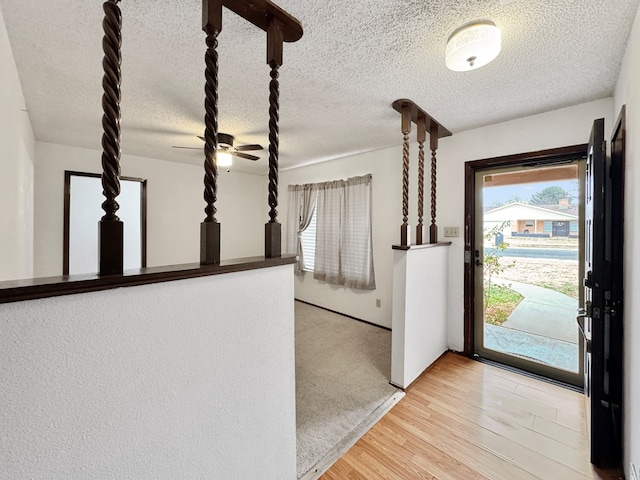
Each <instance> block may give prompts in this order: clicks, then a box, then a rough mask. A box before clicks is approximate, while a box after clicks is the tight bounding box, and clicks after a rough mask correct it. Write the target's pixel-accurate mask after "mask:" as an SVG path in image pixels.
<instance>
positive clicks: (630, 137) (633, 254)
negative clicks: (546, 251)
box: [612, 10, 640, 478]
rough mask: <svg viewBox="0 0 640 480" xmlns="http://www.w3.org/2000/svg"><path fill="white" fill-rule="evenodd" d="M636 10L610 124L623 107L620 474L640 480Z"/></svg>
mask: <svg viewBox="0 0 640 480" xmlns="http://www.w3.org/2000/svg"><path fill="white" fill-rule="evenodd" d="M639 85H640V10H639V11H638V13H637V14H636V19H635V22H634V24H633V28H632V30H631V35H630V37H629V43H628V44H627V50H626V52H625V56H624V60H623V63H622V68H621V70H620V76H619V79H618V84H617V86H616V91H615V97H614V104H613V112H612V113H613V115H614V117H613V118H617V116H618V114H619V112H620V108H621V107H622V105H625V104H626V105H627V113H626V121H627V131H626V164H625V190H624V194H625V202H624V217H625V222H624V260H625V261H624V313H623V318H624V404H623V412H624V470H625V475H626V478H633V477H631V473H630V462H633V463H634V464H635V466H636V472H637V476H638V478H640V350H639V349H638V345H640V297H639V296H638V294H637V293H638V292H640V243H639V242H638V239H639V238H640V191H638V185H640V88H639V87H638V86H639Z"/></svg>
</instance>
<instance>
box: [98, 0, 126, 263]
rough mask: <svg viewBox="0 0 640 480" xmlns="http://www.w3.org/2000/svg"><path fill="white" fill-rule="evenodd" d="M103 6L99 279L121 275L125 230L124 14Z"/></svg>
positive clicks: (114, 3)
mask: <svg viewBox="0 0 640 480" xmlns="http://www.w3.org/2000/svg"><path fill="white" fill-rule="evenodd" d="M119 1H120V0H107V1H106V2H104V4H103V6H102V7H103V10H104V20H103V22H102V27H103V29H104V37H103V39H102V50H103V51H104V58H103V60H102V66H103V68H104V76H103V78H102V86H103V87H104V94H103V96H102V110H103V112H104V113H103V115H102V127H103V129H104V133H103V135H102V189H103V191H102V193H103V195H104V196H105V198H106V200H105V201H104V202H103V203H102V209H103V210H104V212H105V214H104V216H103V217H102V219H101V220H100V222H99V223H98V252H99V253H98V254H99V263H100V265H99V269H100V275H112V274H120V275H121V274H122V272H123V264H124V253H123V252H124V226H123V224H122V221H120V218H118V216H117V215H116V212H117V211H118V209H119V208H120V206H119V205H118V202H117V201H116V197H117V196H118V195H119V194H120V178H119V177H120V117H121V115H120V84H121V80H122V75H121V70H120V65H121V63H122V55H121V47H122V13H121V12H120V7H118V2H119Z"/></svg>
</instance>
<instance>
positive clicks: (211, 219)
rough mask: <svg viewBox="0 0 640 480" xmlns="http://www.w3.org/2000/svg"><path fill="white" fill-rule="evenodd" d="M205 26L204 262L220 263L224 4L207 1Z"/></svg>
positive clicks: (204, 2)
mask: <svg viewBox="0 0 640 480" xmlns="http://www.w3.org/2000/svg"><path fill="white" fill-rule="evenodd" d="M202 5H203V16H202V18H203V26H202V30H204V32H205V33H206V34H207V38H206V45H207V51H206V53H205V56H204V60H205V73H204V76H205V86H204V91H205V101H204V107H205V115H204V124H205V129H204V200H205V202H206V204H207V206H206V207H205V209H204V211H205V213H206V215H207V216H206V218H205V219H204V221H203V222H202V223H201V224H200V263H201V264H202V265H211V264H219V263H220V224H219V223H218V222H217V220H216V211H217V209H216V206H215V203H216V200H217V195H218V164H217V150H218V52H217V47H218V35H219V34H220V31H221V30H222V5H221V4H220V3H219V2H216V1H215V0H204V1H203V4H202Z"/></svg>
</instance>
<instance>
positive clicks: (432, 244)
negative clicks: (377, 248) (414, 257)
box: [391, 242, 451, 250]
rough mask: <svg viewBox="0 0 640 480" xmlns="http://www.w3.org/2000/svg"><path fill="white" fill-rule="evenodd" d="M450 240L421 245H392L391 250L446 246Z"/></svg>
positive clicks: (449, 243)
mask: <svg viewBox="0 0 640 480" xmlns="http://www.w3.org/2000/svg"><path fill="white" fill-rule="evenodd" d="M449 245H451V242H438V243H424V244H422V245H392V246H391V248H392V249H393V250H419V249H421V248H433V247H448V246H449Z"/></svg>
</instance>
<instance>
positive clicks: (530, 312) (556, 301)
mask: <svg viewBox="0 0 640 480" xmlns="http://www.w3.org/2000/svg"><path fill="white" fill-rule="evenodd" d="M494 281H495V283H497V284H500V285H505V286H509V287H510V288H511V289H512V290H515V291H516V292H518V293H520V294H521V295H522V296H523V297H524V298H523V299H522V301H521V302H520V303H519V304H518V306H517V307H516V308H515V309H514V310H513V312H511V315H509V318H507V321H506V322H504V324H502V326H496V325H489V324H485V330H484V332H485V335H484V337H485V338H484V344H485V345H484V346H485V348H489V349H491V350H497V351H500V352H504V353H509V354H513V355H517V356H520V357H524V358H529V359H533V360H537V361H539V362H542V363H546V364H549V365H552V366H555V367H558V368H562V369H564V370H571V371H576V372H577V371H578V355H579V352H578V327H577V324H576V313H577V308H578V301H577V300H575V299H573V298H571V297H569V296H567V295H564V294H562V293H559V292H556V291H555V290H550V289H548V288H542V287H537V286H535V285H529V284H526V283H520V282H513V281H509V280H502V279H495V280H494Z"/></svg>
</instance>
